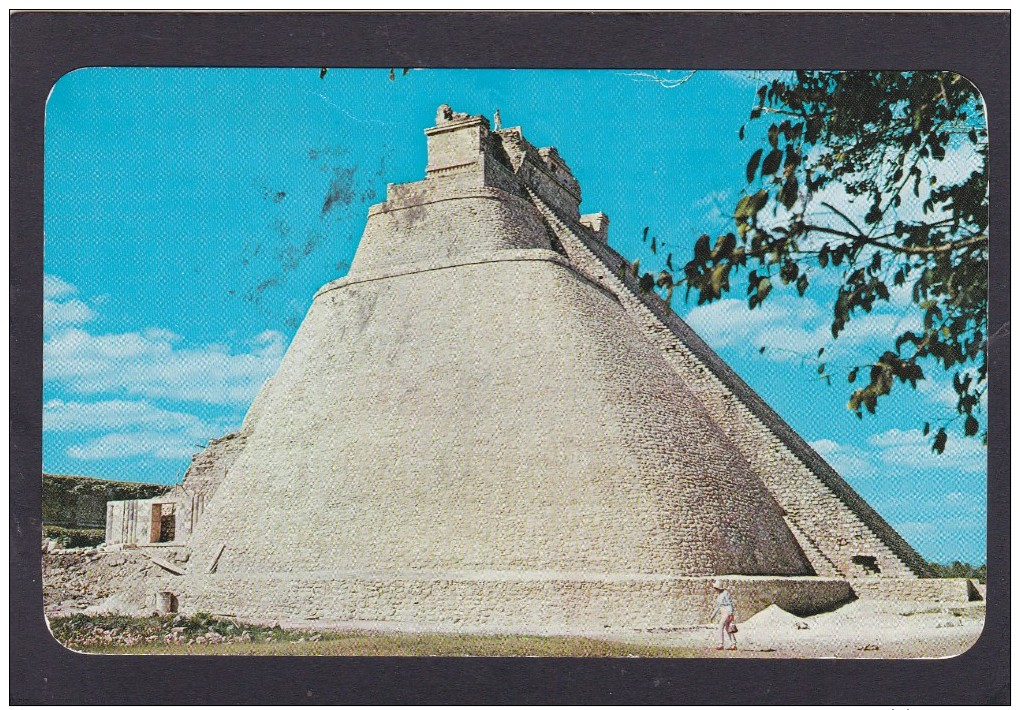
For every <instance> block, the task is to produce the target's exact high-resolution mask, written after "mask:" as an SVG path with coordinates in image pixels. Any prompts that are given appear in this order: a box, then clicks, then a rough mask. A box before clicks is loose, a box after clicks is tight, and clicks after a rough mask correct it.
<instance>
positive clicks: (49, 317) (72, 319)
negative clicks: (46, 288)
mask: <svg viewBox="0 0 1020 710" xmlns="http://www.w3.org/2000/svg"><path fill="white" fill-rule="evenodd" d="M95 317H96V312H95V311H93V310H92V309H91V308H89V307H88V306H87V305H86V304H85V303H83V302H81V301H79V300H78V299H77V298H72V299H71V300H70V301H53V300H50V299H46V300H44V301H43V324H44V327H45V328H46V329H47V330H50V329H53V328H58V327H61V326H68V325H81V324H82V323H87V322H89V321H90V320H92V319H93V318H95Z"/></svg>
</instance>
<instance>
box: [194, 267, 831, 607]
mask: <svg viewBox="0 0 1020 710" xmlns="http://www.w3.org/2000/svg"><path fill="white" fill-rule="evenodd" d="M546 254H547V258H548V260H542V261H534V260H528V261H520V262H515V261H495V262H490V263H476V264H472V265H465V266H461V267H456V268H453V267H447V268H439V269H434V270H430V271H424V272H419V273H415V274H410V275H406V276H402V277H392V278H385V279H374V280H369V281H362V282H354V283H350V284H349V285H347V286H345V287H342V288H332V289H330V290H324V291H323V292H321V293H320V295H319V296H318V297H317V299H316V301H315V303H314V305H313V306H312V308H311V310H310V311H309V313H308V316H307V318H306V319H305V321H304V323H303V324H302V326H301V328H300V330H299V331H298V334H297V335H296V336H295V338H294V341H293V343H292V345H291V348H290V350H289V351H288V353H287V355H286V357H285V359H284V361H283V363H282V364H281V366H280V369H279V371H278V373H277V375H276V376H275V377H274V379H273V382H272V385H271V387H270V389H269V390H268V393H267V397H268V400H267V402H266V404H265V407H264V410H263V413H262V415H261V417H260V419H259V422H258V425H257V426H256V428H255V431H254V432H253V433H252V434H251V436H250V438H249V444H248V446H246V447H245V451H244V452H243V453H242V454H241V456H240V457H239V458H238V459H237V461H236V462H235V464H234V467H233V468H232V469H231V471H230V473H229V474H228V476H227V478H226V480H225V481H224V483H223V485H222V486H221V488H220V491H219V493H218V495H217V496H216V498H215V499H214V501H213V503H212V506H213V507H214V508H215V510H210V511H209V514H208V516H207V520H208V521H209V524H208V525H207V526H205V527H203V528H202V529H201V530H200V531H199V535H198V538H197V540H196V542H195V555H194V558H193V563H192V566H191V567H192V569H194V570H197V574H200V575H201V574H204V573H203V572H202V571H203V570H206V569H207V568H208V567H209V565H210V563H211V562H212V560H213V558H214V557H215V556H216V554H217V553H218V551H219V549H220V546H221V545H224V544H225V545H226V548H225V549H224V550H223V552H222V555H221V556H220V559H219V562H218V565H217V567H216V571H215V573H214V574H213V575H210V576H209V578H208V579H207V578H202V579H199V580H198V581H197V582H196V584H198V586H197V587H196V589H199V588H200V587H201V586H202V585H205V587H204V588H207V589H212V588H215V585H216V584H219V583H221V582H220V581H214V580H212V577H216V578H217V580H221V581H222V584H228V581H229V580H231V579H263V581H265V582H266V585H265V588H266V590H267V591H266V593H267V594H268V593H271V592H270V591H269V590H271V589H272V587H273V583H272V581H271V580H272V579H273V578H274V577H272V575H277V576H278V575H283V576H284V577H287V578H289V579H292V580H294V579H296V580H306V581H309V582H310V581H311V580H316V579H325V578H330V577H335V576H341V577H342V576H344V575H354V576H359V577H367V578H372V577H373V576H377V577H379V578H380V579H381V580H383V581H381V582H380V583H381V584H385V579H387V578H388V577H392V576H393V575H395V574H397V573H404V572H406V571H408V570H415V571H416V572H417V573H428V572H430V571H438V572H458V573H465V574H466V573H477V572H488V571H542V572H546V573H549V574H551V575H552V576H554V577H555V576H557V575H565V576H568V577H569V576H570V575H572V574H579V573H583V574H585V575H613V574H659V575H707V574H719V573H722V574H727V573H733V574H810V573H811V570H810V566H809V565H808V563H807V561H806V559H805V558H804V556H803V553H802V552H801V550H800V548H799V547H798V546H797V544H796V542H795V540H794V539H793V537H792V535H791V534H790V532H789V530H788V529H787V527H786V525H785V524H784V523H783V521H782V517H781V513H780V512H779V510H778V508H777V506H776V505H775V503H774V501H773V500H772V498H771V497H770V496H769V494H768V493H767V491H766V490H765V489H764V487H763V486H762V485H761V483H760V482H759V481H758V480H757V478H756V477H755V476H754V475H753V474H751V473H750V472H749V470H748V469H747V466H746V463H744V461H743V460H742V459H741V458H740V456H739V454H738V453H737V452H735V451H734V450H732V448H731V445H730V443H729V441H728V439H726V437H725V436H723V435H722V434H721V433H720V432H719V431H718V430H717V429H715V428H714V426H713V425H711V423H710V420H709V419H708V418H707V417H706V416H705V414H704V412H703V411H701V410H700V408H699V405H698V404H697V402H696V401H695V400H694V398H693V397H691V396H690V394H689V392H688V390H687V389H686V387H685V385H684V384H683V382H682V381H681V380H680V379H679V377H678V375H677V374H676V373H675V372H674V371H673V370H672V369H670V368H668V367H664V362H663V360H662V357H661V355H660V354H659V353H658V352H657V351H656V350H655V349H654V347H652V346H651V345H650V344H649V343H648V342H647V341H646V340H645V339H643V338H641V337H640V336H639V334H638V333H637V332H636V330H635V326H634V324H633V322H632V321H631V320H630V319H629V318H628V317H627V315H626V314H625V313H624V311H623V310H622V309H621V308H620V306H619V304H618V303H617V302H616V301H615V300H614V299H613V298H612V297H610V296H609V295H608V294H606V293H605V292H604V291H603V290H602V289H601V288H599V287H597V286H595V285H593V284H591V283H589V282H587V281H585V280H583V279H581V278H580V277H579V276H578V275H577V274H576V273H574V272H573V271H572V270H571V269H570V268H569V267H568V266H567V265H566V264H565V263H564V262H563V261H562V259H561V258H560V257H559V256H557V255H555V254H554V253H552V252H546ZM522 255H525V256H530V258H532V259H533V258H534V257H535V250H527V251H525V252H522ZM503 258H506V254H505V253H504V254H503ZM210 585H212V586H210ZM196 603H199V602H196ZM245 603H247V602H246V601H245V600H239V601H238V604H239V605H243V604H245Z"/></svg>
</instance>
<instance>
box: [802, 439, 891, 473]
mask: <svg viewBox="0 0 1020 710" xmlns="http://www.w3.org/2000/svg"><path fill="white" fill-rule="evenodd" d="M811 448H812V449H814V450H815V451H817V452H818V454H819V455H820V456H821V457H822V458H823V459H825V460H826V461H827V462H828V464H829V465H830V466H832V467H833V468H834V469H836V471H837V472H838V473H839V474H840V475H841V476H843V478H867V477H869V476H873V475H874V474H875V473H877V471H878V469H877V468H876V467H875V464H874V463H872V462H871V460H870V459H869V456H868V453H867V452H865V451H862V450H861V449H859V448H857V447H856V446H850V445H847V444H839V443H837V442H835V441H833V440H832V439H819V440H818V441H812V442H811Z"/></svg>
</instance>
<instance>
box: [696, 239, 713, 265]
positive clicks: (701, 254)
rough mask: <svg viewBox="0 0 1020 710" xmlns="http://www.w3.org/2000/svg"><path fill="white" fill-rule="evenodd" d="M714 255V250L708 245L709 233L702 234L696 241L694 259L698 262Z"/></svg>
mask: <svg viewBox="0 0 1020 710" xmlns="http://www.w3.org/2000/svg"><path fill="white" fill-rule="evenodd" d="M711 257H712V251H711V249H710V248H709V246H708V235H707V234H702V235H701V236H700V237H698V241H696V242H694V260H695V261H696V262H698V263H702V262H705V261H708V260H709V259H710V258H711Z"/></svg>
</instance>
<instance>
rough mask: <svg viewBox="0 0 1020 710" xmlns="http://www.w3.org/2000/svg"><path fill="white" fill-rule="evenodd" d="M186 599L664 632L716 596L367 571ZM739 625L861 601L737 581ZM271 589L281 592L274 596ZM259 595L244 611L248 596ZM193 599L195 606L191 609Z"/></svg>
mask: <svg viewBox="0 0 1020 710" xmlns="http://www.w3.org/2000/svg"><path fill="white" fill-rule="evenodd" d="M203 584H207V585H208V590H207V591H205V592H204V593H201V594H199V595H197V596H196V597H192V598H191V599H192V601H189V599H188V598H185V599H184V600H183V604H184V606H182V609H183V610H184V611H185V612H187V613H195V612H196V611H201V609H200V608H199V607H195V606H194V599H195V598H197V599H200V600H201V601H202V602H203V603H208V604H211V605H213V606H214V607H215V608H226V609H230V608H233V609H236V610H237V613H238V614H240V615H242V616H245V617H247V618H253V619H278V618H290V619H298V620H305V619H307V620H311V619H316V620H329V621H336V622H354V623H357V624H359V625H362V626H371V625H372V624H378V625H380V626H382V625H386V626H389V627H394V626H396V627H398V628H406V629H414V628H427V629H429V630H439V631H461V632H473V631H481V632H490V633H492V632H513V633H538V634H555V633H592V632H603V631H605V630H607V629H633V630H656V629H674V628H680V627H692V626H701V625H705V624H711V623H712V613H713V611H714V596H715V593H714V592H713V591H712V590H711V588H710V581H709V579H706V578H690V577H687V578H669V577H655V576H646V577H640V576H633V577H620V578H616V579H606V578H600V579H584V578H563V579H542V578H540V577H532V578H511V577H503V578H498V577H489V578H472V577H453V576H447V577H441V578H428V577H418V578H413V577H405V578H400V579H386V580H383V579H377V580H372V579H365V578H361V577H354V576H352V577H348V578H341V579H337V578H332V579H316V580H300V581H298V580H294V579H281V578H279V577H277V578H274V579H272V580H268V579H254V578H251V579H239V578H231V579H230V580H228V581H227V582H226V583H222V582H217V583H216V584H213V583H212V582H211V581H210V580H206V581H205V582H203ZM727 584H728V586H729V587H730V589H731V590H732V593H733V595H734V598H735V599H736V600H737V621H738V622H739V621H743V620H744V619H746V618H748V617H750V616H753V615H754V614H756V613H758V612H759V611H761V610H762V609H764V608H765V607H767V606H768V605H770V604H776V605H778V606H780V607H782V608H784V609H786V610H787V611H790V612H792V613H796V614H812V613H819V612H823V611H829V610H831V609H834V608H836V607H838V606H840V605H841V604H843V603H845V602H847V601H850V600H851V599H853V592H852V591H851V589H850V585H849V584H848V583H847V581H846V580H838V579H818V578H814V577H799V578H798V577H753V578H748V577H745V578H739V577H738V578H732V579H730V580H729V581H728V582H727ZM266 590H271V593H268V594H267V593H266ZM242 599H245V600H247V599H250V600H251V602H250V603H248V604H245V605H244V606H243V608H242V607H241V606H240V605H239V604H238V600H242ZM189 605H190V606H189Z"/></svg>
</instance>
